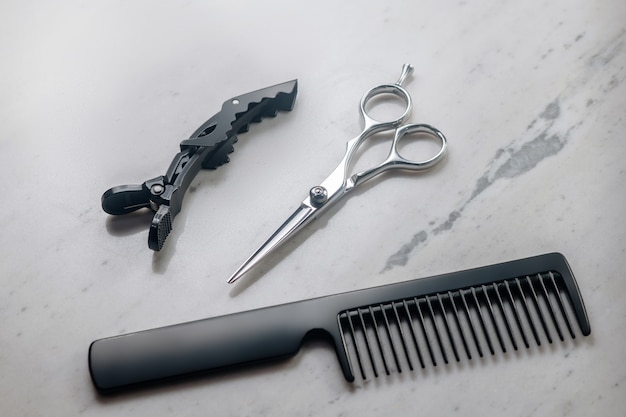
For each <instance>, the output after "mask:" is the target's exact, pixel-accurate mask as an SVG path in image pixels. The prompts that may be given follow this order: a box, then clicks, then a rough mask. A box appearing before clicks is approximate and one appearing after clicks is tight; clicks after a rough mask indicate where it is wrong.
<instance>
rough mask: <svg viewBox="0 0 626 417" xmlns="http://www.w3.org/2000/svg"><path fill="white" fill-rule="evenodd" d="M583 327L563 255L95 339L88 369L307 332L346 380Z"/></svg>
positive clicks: (116, 385)
mask: <svg viewBox="0 0 626 417" xmlns="http://www.w3.org/2000/svg"><path fill="white" fill-rule="evenodd" d="M572 317H574V318H575V320H576V321H577V322H578V325H579V327H580V330H581V332H582V334H583V335H585V336H586V335H588V334H589V333H590V331H591V330H590V327H589V321H588V319H587V313H586V311H585V307H584V304H583V300H582V298H581V295H580V292H579V289H578V286H577V284H576V281H575V280H574V276H573V275H572V272H571V270H570V268H569V265H568V263H567V261H566V259H565V258H564V257H563V255H561V254H558V253H552V254H546V255H540V256H536V257H532V258H526V259H521V260H516V261H512V262H507V263H502V264H496V265H490V266H485V267H481V268H476V269H470V270H467V271H462V272H454V273H450V274H445V275H439V276H435V277H431V278H423V279H416V280H412V281H406V282H401V283H396V284H390V285H385V286H380V287H375V288H369V289H364V290H358V291H352V292H347V293H343V294H337V295H330V296H326V297H320V298H315V299H310V300H305V301H299V302H294V303H290V304H283V305H278V306H273V307H266V308H261V309H257V310H250V311H246V312H241V313H236V314H230V315H225V316H221V317H215V318H209V319H205V320H199V321H194V322H189V323H185V324H178V325H173V326H169V327H163V328H159V329H153V330H147V331H142V332H137V333H131V334H126V335H122V336H117V337H112V338H108V339H101V340H96V341H95V342H93V343H92V344H91V347H90V349H89V369H90V371H91V377H92V379H93V383H94V384H95V386H96V388H97V389H98V390H99V391H101V392H108V391H113V390H117V389H122V388H128V387H132V386H136V385H142V384H146V383H153V382H157V381H162V380H168V379H171V378H176V377H184V376H189V375H193V374H198V373H203V372H207V371H215V370H220V369H223V368H227V367H231V366H236V365H247V364H251V363H254V362H260V361H266V360H270V359H277V358H281V357H287V356H291V355H294V354H296V353H297V351H298V350H299V348H300V345H301V343H302V341H303V339H304V338H305V336H306V335H307V334H310V333H315V334H325V335H327V336H328V338H329V340H331V341H332V343H333V344H334V347H335V350H336V352H337V356H338V358H339V363H340V364H341V369H342V370H343V374H344V376H345V378H346V379H347V380H348V381H353V380H354V379H355V373H356V371H355V367H358V374H359V375H360V376H361V377H362V378H363V379H365V378H368V377H370V376H371V375H372V374H373V375H374V376H376V377H377V376H379V374H380V373H382V371H383V370H384V372H385V373H386V374H390V373H391V372H402V371H403V370H405V369H407V368H408V369H410V370H413V369H414V368H416V367H418V366H419V367H422V368H424V367H426V365H427V364H428V365H430V364H432V365H433V366H436V365H438V364H439V363H441V362H444V363H448V362H449V361H451V360H452V357H454V360H456V361H460V360H461V357H464V356H467V359H471V358H472V357H475V356H476V355H478V356H483V355H484V354H485V353H486V351H487V350H488V351H489V352H490V353H491V354H495V352H496V351H497V350H502V352H507V351H508V350H509V349H511V348H512V349H513V350H517V349H518V347H519V346H520V345H521V344H523V345H524V346H526V347H527V348H528V347H530V345H531V343H533V340H534V342H535V343H536V344H537V345H541V343H543V342H545V341H547V342H548V343H552V342H553V340H554V339H555V337H558V338H559V339H560V340H562V341H563V340H564V338H565V336H566V335H567V334H569V335H570V336H571V337H572V338H575V337H576V333H577V330H575V328H574V325H573V323H574V321H573V318H572Z"/></svg>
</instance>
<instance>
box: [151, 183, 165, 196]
mask: <svg viewBox="0 0 626 417" xmlns="http://www.w3.org/2000/svg"><path fill="white" fill-rule="evenodd" d="M163 191H165V187H163V186H162V185H161V184H154V185H153V186H152V187H150V192H151V193H152V195H161V194H163Z"/></svg>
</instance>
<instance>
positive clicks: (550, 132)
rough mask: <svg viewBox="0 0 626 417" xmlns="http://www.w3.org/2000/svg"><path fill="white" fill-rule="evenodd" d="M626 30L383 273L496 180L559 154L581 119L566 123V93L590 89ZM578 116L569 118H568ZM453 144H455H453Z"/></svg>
mask: <svg viewBox="0 0 626 417" xmlns="http://www.w3.org/2000/svg"><path fill="white" fill-rule="evenodd" d="M625 38H626V34H625V33H621V34H620V35H619V36H618V37H617V38H616V39H614V40H613V41H612V42H610V43H608V44H607V45H605V46H604V47H603V48H601V49H600V50H599V51H598V52H597V53H596V54H594V55H593V56H591V58H590V59H589V60H588V61H587V69H588V73H587V75H586V76H585V78H584V79H582V80H577V81H578V83H577V84H573V85H570V86H568V87H567V88H566V89H565V91H563V92H562V93H561V95H560V97H556V98H555V99H554V100H552V101H551V102H549V103H548V104H547V105H546V106H545V108H544V109H542V110H541V111H540V112H539V113H538V114H537V116H536V117H535V118H534V119H533V120H532V121H531V122H530V124H529V125H528V128H527V129H526V131H525V132H523V133H521V134H520V135H519V136H518V137H517V138H516V139H514V140H513V141H511V142H510V143H509V144H508V145H507V146H506V147H505V148H501V149H498V150H497V151H496V153H495V155H494V157H493V159H492V161H491V163H490V164H489V166H488V167H487V169H486V170H485V172H484V173H483V174H482V175H481V176H480V178H478V179H477V180H476V185H475V186H474V190H473V191H472V193H471V194H470V195H469V197H468V198H467V200H466V201H465V202H463V203H462V204H461V205H460V206H459V207H456V208H454V209H452V210H451V211H450V213H449V215H448V216H447V217H446V218H445V219H443V220H436V221H431V222H430V223H429V225H430V228H428V229H423V230H419V231H417V232H416V233H414V234H413V236H412V238H411V239H410V240H409V241H408V242H407V243H405V244H403V245H402V246H401V247H400V248H399V249H398V250H397V251H396V252H394V253H393V254H391V256H389V258H388V259H387V261H386V263H385V266H384V267H383V269H382V270H381V273H384V272H386V271H389V270H391V269H393V268H394V267H402V266H405V265H406V264H407V262H408V261H409V257H410V256H411V254H412V252H413V251H414V250H416V249H417V248H418V247H420V246H423V245H425V244H427V243H428V239H429V237H430V236H431V235H432V236H437V235H439V234H441V233H443V232H447V231H449V230H451V229H452V228H453V226H454V224H455V222H456V221H457V220H458V219H460V218H461V217H462V215H463V211H464V210H465V209H466V208H467V207H468V206H469V205H470V204H471V203H472V202H473V201H474V200H475V199H476V198H477V197H478V196H479V195H481V194H482V193H483V192H485V191H486V190H487V189H489V188H490V187H491V186H492V185H493V184H494V183H496V182H497V181H499V180H501V179H512V178H515V177H518V176H520V175H523V174H525V173H527V172H528V171H530V170H532V169H533V168H535V167H536V166H538V165H539V164H540V163H542V162H543V161H544V160H545V159H548V158H551V157H553V156H555V155H557V154H558V153H559V152H561V150H563V148H564V147H565V146H566V145H567V142H568V141H569V139H570V137H571V133H572V131H573V130H574V129H576V128H577V127H578V126H579V125H580V124H581V122H576V123H571V122H569V126H567V127H565V128H564V127H563V126H562V125H563V124H567V123H557V122H559V121H561V120H560V119H561V118H563V116H564V113H565V112H566V110H563V108H562V107H563V106H562V104H561V102H562V101H563V99H562V98H561V96H562V97H572V96H576V95H580V93H582V92H583V91H586V90H585V89H584V87H585V86H586V85H587V84H589V82H590V80H591V78H592V77H593V76H594V75H595V74H596V73H597V72H599V71H600V70H601V69H602V68H604V67H606V66H607V65H608V64H609V63H611V61H613V60H614V59H615V58H616V57H617V56H620V54H621V53H622V52H623V49H624V45H625V44H626V40H625ZM623 81H624V76H623V75H622V76H621V77H618V76H617V75H612V76H611V77H610V79H609V81H608V83H607V84H606V87H605V88H602V89H601V91H602V94H603V96H602V97H599V98H597V99H595V100H591V101H588V102H587V106H589V105H592V104H597V103H598V102H600V101H602V100H603V99H604V98H605V97H606V96H607V94H609V93H610V92H611V91H612V90H614V89H615V88H616V87H617V86H618V85H619V84H621V83H622V82H623ZM574 119H576V118H567V119H566V121H570V120H574ZM452 146H453V145H452Z"/></svg>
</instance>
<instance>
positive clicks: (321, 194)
mask: <svg viewBox="0 0 626 417" xmlns="http://www.w3.org/2000/svg"><path fill="white" fill-rule="evenodd" d="M309 196H310V197H311V202H312V203H313V204H315V205H318V204H324V203H325V202H326V201H327V200H328V191H326V188H324V187H322V186H321V185H317V186H315V187H313V188H311V191H309Z"/></svg>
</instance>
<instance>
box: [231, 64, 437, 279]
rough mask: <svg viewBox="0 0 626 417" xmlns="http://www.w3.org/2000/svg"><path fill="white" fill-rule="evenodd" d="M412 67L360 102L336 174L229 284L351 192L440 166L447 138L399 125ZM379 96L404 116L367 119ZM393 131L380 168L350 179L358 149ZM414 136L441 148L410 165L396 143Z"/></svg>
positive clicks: (421, 126)
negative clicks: (388, 175)
mask: <svg viewBox="0 0 626 417" xmlns="http://www.w3.org/2000/svg"><path fill="white" fill-rule="evenodd" d="M412 70H413V67H412V66H411V65H408V64H405V65H404V66H403V68H402V74H401V75H400V79H398V81H397V82H396V83H395V84H384V85H379V86H377V87H374V88H372V89H370V90H369V91H367V92H366V93H365V95H363V97H362V98H361V103H360V112H361V118H362V119H363V122H364V127H363V131H362V132H361V133H360V134H359V135H358V136H357V137H355V138H354V139H351V140H350V141H348V143H347V145H346V152H345V155H344V157H343V159H342V160H341V162H340V163H339V165H338V166H337V168H335V170H334V171H333V172H332V173H331V174H330V176H329V177H328V178H326V179H325V180H324V181H323V182H322V183H321V185H318V186H315V187H313V188H311V190H310V191H309V195H308V196H307V197H306V198H305V199H304V201H302V203H301V204H300V207H298V209H297V210H296V211H295V212H294V213H293V214H292V215H291V216H289V218H288V219H287V220H286V221H285V222H284V223H283V224H282V225H281V226H280V227H279V228H278V230H276V232H274V234H272V236H271V237H270V238H269V239H268V240H267V241H266V242H265V243H263V244H262V245H261V247H259V249H257V250H256V252H254V253H253V254H252V256H250V257H249V258H248V259H247V260H246V261H245V262H244V263H243V265H241V267H239V269H238V270H237V271H236V272H235V273H234V274H233V275H232V276H231V277H230V278H229V280H228V282H229V283H233V282H235V281H236V280H237V279H239V278H240V277H241V276H242V275H244V274H245V273H246V272H247V271H249V270H250V269H251V268H252V267H254V265H256V264H257V263H259V262H260V261H261V259H263V258H264V257H265V256H267V255H268V254H269V253H271V252H272V251H274V250H275V249H277V248H278V247H279V246H280V245H282V244H283V243H284V242H285V241H286V240H287V239H289V238H290V237H291V236H293V235H295V234H296V233H297V232H298V231H300V230H301V229H302V228H303V227H305V226H306V225H307V224H309V223H310V222H311V221H312V220H313V219H315V218H316V217H317V216H319V215H320V214H321V213H323V212H324V211H326V210H327V209H328V208H330V207H331V206H332V205H333V204H335V203H336V202H337V201H339V200H340V199H341V198H342V197H344V196H345V195H346V194H348V193H349V192H350V191H352V190H353V189H355V188H356V187H358V186H359V185H361V184H363V183H364V182H366V181H368V180H370V179H372V178H374V177H375V176H377V175H379V174H381V173H383V172H385V171H388V170H392V169H401V170H409V171H423V170H426V169H428V168H431V167H433V166H434V165H436V164H437V163H438V162H440V161H441V160H442V158H443V156H444V155H445V152H446V147H447V143H446V138H445V136H444V135H443V133H441V132H440V131H439V130H437V129H435V128H434V127H432V126H429V125H426V124H408V125H403V126H401V125H402V123H404V121H405V120H406V119H407V118H408V117H409V115H410V114H411V109H412V107H413V104H412V101H411V96H410V95H409V93H408V92H407V91H406V90H405V89H404V88H403V87H402V83H403V82H404V80H405V79H406V77H407V76H408V75H409V74H410V73H411V71H412ZM382 95H393V96H396V97H399V98H400V99H401V100H402V101H403V102H404V105H405V107H404V112H403V113H402V115H400V117H398V118H396V119H393V120H389V121H378V120H375V119H374V118H372V117H371V116H370V114H369V113H368V111H367V110H366V107H367V105H368V103H370V102H372V99H374V98H376V97H378V98H380V96H382ZM384 131H395V132H394V137H393V140H392V141H391V149H390V151H389V154H388V156H387V158H386V159H385V160H384V161H383V162H382V163H381V164H379V165H377V166H374V167H372V168H370V169H366V170H364V171H361V172H358V173H356V174H353V175H351V176H349V174H348V171H349V169H350V167H351V162H352V159H353V157H354V155H355V154H356V152H357V150H358V149H359V147H360V146H361V145H362V144H363V143H364V141H365V140H366V139H367V138H369V137H370V136H372V135H374V134H376V133H380V132H384ZM409 136H413V138H414V139H420V138H421V139H423V138H424V137H434V138H435V139H437V140H439V141H440V142H441V147H440V149H439V151H438V152H437V154H436V155H434V156H433V157H431V158H430V159H426V160H423V161H411V160H408V159H406V158H404V157H402V156H401V155H400V154H399V153H398V142H399V141H401V140H403V139H405V138H408V137H409Z"/></svg>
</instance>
